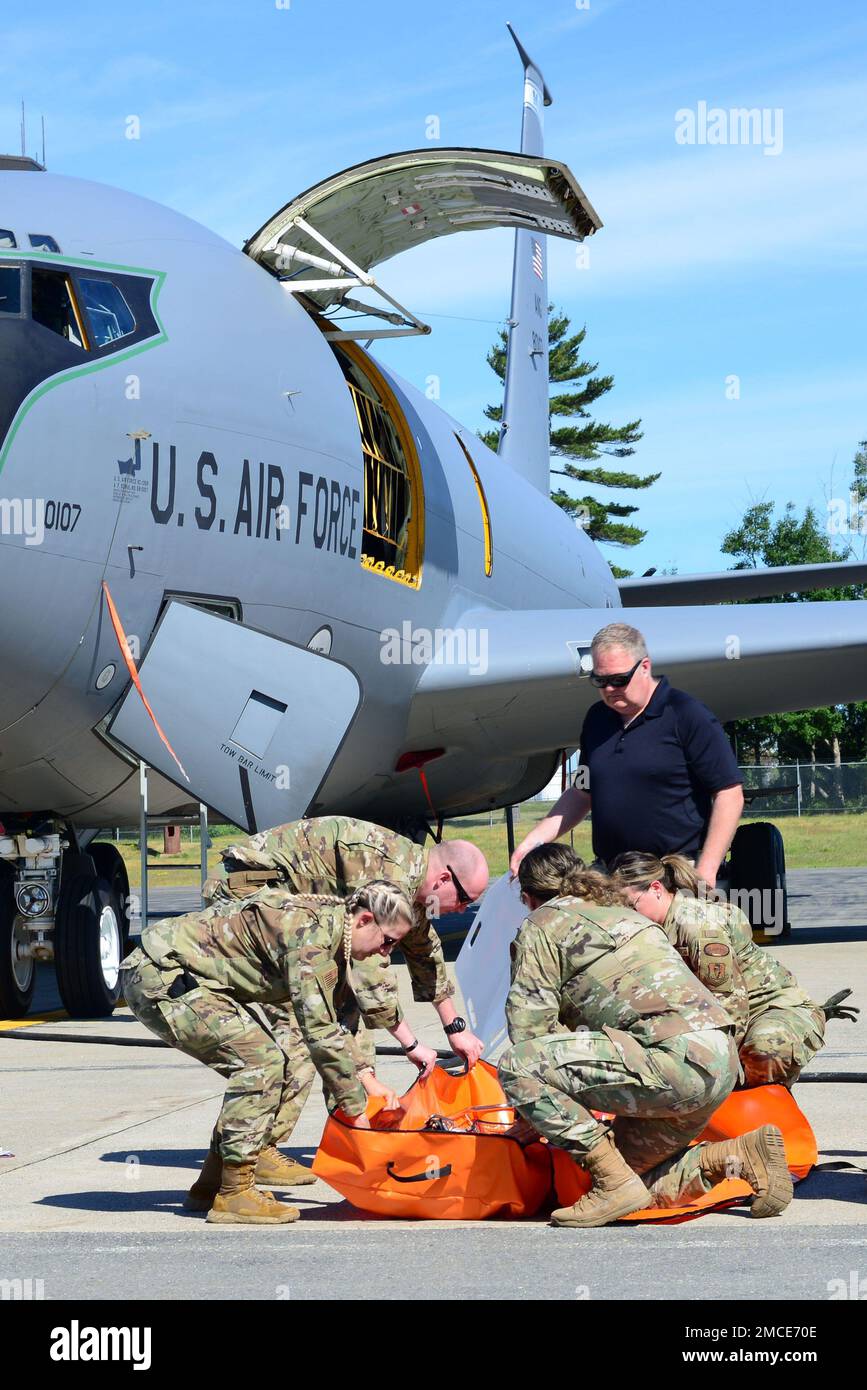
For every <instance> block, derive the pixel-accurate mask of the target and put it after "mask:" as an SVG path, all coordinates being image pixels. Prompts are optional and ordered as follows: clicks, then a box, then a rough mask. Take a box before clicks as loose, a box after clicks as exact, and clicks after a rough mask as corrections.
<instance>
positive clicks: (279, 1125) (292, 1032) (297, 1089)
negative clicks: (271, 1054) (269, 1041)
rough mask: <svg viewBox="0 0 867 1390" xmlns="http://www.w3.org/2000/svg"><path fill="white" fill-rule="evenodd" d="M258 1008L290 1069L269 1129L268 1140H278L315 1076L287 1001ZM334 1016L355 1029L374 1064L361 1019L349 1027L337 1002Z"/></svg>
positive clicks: (296, 1113)
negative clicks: (271, 1128)
mask: <svg viewBox="0 0 867 1390" xmlns="http://www.w3.org/2000/svg"><path fill="white" fill-rule="evenodd" d="M259 1011H260V1012H261V1013H262V1014H264V1016H265V1019H266V1020H267V1023H268V1031H269V1033H270V1034H271V1036H272V1037H273V1039H274V1041H275V1042H276V1043H277V1045H278V1047H279V1048H280V1050H281V1051H282V1053H283V1055H284V1057H285V1058H286V1063H287V1066H288V1068H289V1070H290V1071H291V1073H292V1078H293V1084H292V1085H291V1086H290V1087H288V1088H286V1089H284V1092H283V1096H282V1099H281V1102H280V1108H279V1111H278V1114H277V1118H276V1120H275V1123H274V1127H273V1130H272V1137H271V1139H270V1140H269V1141H268V1142H269V1143H271V1144H277V1143H282V1142H283V1141H284V1140H285V1139H288V1138H289V1135H290V1134H291V1133H292V1131H293V1129H294V1128H295V1126H296V1124H297V1123H298V1120H299V1119H300V1117H301V1111H302V1110H303V1109H304V1106H305V1105H306V1104H307V1097H308V1096H309V1095H310V1091H311V1089H312V1087H313V1082H314V1081H315V1079H316V1068H315V1067H314V1065H313V1062H312V1059H311V1057H310V1052H309V1050H308V1048H307V1044H306V1043H305V1041H304V1038H303V1036H302V1034H301V1029H300V1028H299V1027H298V1024H297V1022H296V1020H295V1014H294V1013H293V1011H292V1006H291V1004H260V1005H259ZM338 1018H339V1019H340V1021H341V1023H342V1024H343V1025H344V1027H348V1028H349V1031H350V1032H353V1031H354V1032H355V1045H356V1048H357V1049H358V1051H359V1052H360V1053H361V1055H362V1057H363V1059H364V1062H365V1064H366V1065H367V1066H370V1067H373V1068H374V1069H375V1067H376V1047H375V1045H374V1040H373V1033H372V1032H370V1031H369V1029H367V1028H365V1026H364V1024H363V1023H362V1022H360V1021H359V1022H358V1023H357V1030H356V1029H355V1028H353V1022H354V1020H353V1019H352V1018H351V1017H349V1016H348V1015H345V1014H344V1013H343V1011H342V1010H341V1009H340V1007H339V1004H338ZM325 1104H326V1105H327V1107H328V1109H329V1110H330V1109H331V1108H332V1104H333V1102H332V1099H331V1097H330V1096H329V1095H328V1092H327V1091H326V1093H325Z"/></svg>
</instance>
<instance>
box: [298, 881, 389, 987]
mask: <svg viewBox="0 0 867 1390" xmlns="http://www.w3.org/2000/svg"><path fill="white" fill-rule="evenodd" d="M291 899H292V901H293V902H298V903H316V904H319V905H320V906H321V907H343V908H344V910H345V913H346V920H345V922H344V926H343V957H344V960H345V961H346V968H347V970H348V969H349V963H350V961H351V959H352V919H353V917H354V916H355V914H356V913H357V912H372V913H373V916H374V918H375V919H376V922H377V925H378V926H385V927H388V926H390V925H391V924H392V922H396V921H400V920H403V921H407V922H410V923H411V922H412V921H413V911H412V904H411V902H410V901H409V898H408V897H407V895H406V892H405V890H404V889H403V888H401V887H400V886H399V885H398V884H396V883H390V882H389V881H388V880H387V879H384V878H377V879H372V880H371V882H370V883H364V884H362V885H361V887H360V888H356V889H355V890H354V891H353V892H352V893H350V894H349V895H348V897H341V896H339V895H338V894H336V893H293V894H291Z"/></svg>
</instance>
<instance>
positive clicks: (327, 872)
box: [205, 816, 454, 1028]
mask: <svg viewBox="0 0 867 1390" xmlns="http://www.w3.org/2000/svg"><path fill="white" fill-rule="evenodd" d="M427 859H428V852H427V850H426V849H425V848H424V847H423V846H422V845H417V844H415V843H414V841H412V840H408V839H407V838H406V837H405V836H403V835H398V834H396V833H395V832H394V831H393V830H384V829H383V827H382V826H380V825H373V824H372V823H371V822H370V821H363V820H354V819H352V818H351V817H349V816H320V817H316V818H313V819H309V820H300V821H292V822H290V823H289V824H288V825H278V826H276V827H275V829H273V830H263V831H262V832H261V833H260V834H258V835H254V836H253V837H252V838H251V839H249V840H246V841H244V842H243V843H239V844H236V845H230V846H229V847H228V848H227V849H226V850H224V851H223V867H224V869H225V871H226V878H225V880H220V879H218V880H214V879H210V880H209V881H208V883H207V884H206V886H205V887H206V895H207V894H211V895H213V894H215V893H217V892H221V891H222V892H226V891H228V892H229V893H231V894H232V895H234V894H235V893H241V895H242V896H243V895H245V894H247V893H249V892H251V891H253V890H254V889H255V887H256V886H258V884H257V876H258V875H263V876H264V879H261V880H259V882H262V881H264V882H267V881H268V880H269V879H270V880H272V881H273V873H274V868H275V866H276V868H277V870H278V872H279V875H280V882H281V884H282V883H285V884H286V885H287V886H288V887H289V888H290V890H291V891H292V892H294V893H340V894H346V893H351V892H352V891H353V890H354V889H355V888H360V887H361V886H362V885H363V884H365V883H369V882H370V881H371V879H375V878H382V879H387V880H389V882H391V883H395V884H397V885H398V886H399V887H401V888H403V889H404V890H405V891H406V894H407V896H408V897H409V899H410V901H412V900H413V899H414V897H415V895H416V893H417V892H418V890H419V887H420V886H421V884H422V882H423V880H424V877H425V874H426V873H427ZM400 949H401V951H402V952H403V956H404V959H405V961H406V963H407V966H408V968H409V973H410V979H411V981H412V993H413V998H414V999H415V1000H417V1001H418V1002H421V1003H433V1004H438V1003H439V1002H440V1001H441V1000H442V999H448V998H449V997H450V996H451V995H452V994H454V985H453V984H452V983H451V981H450V980H449V978H448V975H447V974H446V967H445V961H444V959H443V950H442V942H441V941H440V938H439V933H438V932H437V930H436V928H435V927H434V925H433V923H432V922H430V921H429V920H428V918H427V916H426V914H425V908H424V905H423V904H417V905H416V912H415V922H414V924H413V926H412V928H411V929H410V931H409V932H408V933H407V934H406V936H405V937H404V938H403V940H402V941H401V943H400ZM354 975H355V986H356V995H357V998H358V1002H359V1005H360V1007H361V1011H362V1013H363V1015H364V1018H365V1020H366V1022H367V1023H369V1024H370V1026H371V1027H374V1028H393V1027H394V1026H395V1025H396V1024H397V1023H399V1022H400V1019H401V1016H402V1015H401V1012H400V1007H399V1005H398V1003H397V985H396V981H395V977H394V974H393V972H392V971H391V970H390V969H389V967H388V965H387V963H386V962H385V961H384V960H382V959H379V958H377V957H371V959H370V960H368V961H364V962H362V963H361V964H360V965H357V966H355V967H354Z"/></svg>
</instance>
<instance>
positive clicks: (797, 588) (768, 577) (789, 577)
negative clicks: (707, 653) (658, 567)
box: [617, 560, 867, 608]
mask: <svg viewBox="0 0 867 1390" xmlns="http://www.w3.org/2000/svg"><path fill="white" fill-rule="evenodd" d="M865 583H867V562H864V563H860V564H857V563H856V564H853V563H852V562H851V561H848V560H842V561H837V562H835V563H831V564H826V565H775V566H773V567H769V568H767V569H745V570H726V571H725V572H723V573H722V574H720V573H716V574H660V575H655V576H653V577H651V578H649V579H621V580H620V581H619V582H618V585H617V587H618V589H619V590H620V599H621V602H622V604H623V607H624V608H644V607H651V608H656V607H669V606H671V605H680V604H684V603H726V602H728V601H731V602H737V601H739V600H742V599H750V598H770V597H771V596H772V595H774V594H804V593H808V592H810V591H811V590H815V589H839V588H844V587H846V586H848V585H849V584H865Z"/></svg>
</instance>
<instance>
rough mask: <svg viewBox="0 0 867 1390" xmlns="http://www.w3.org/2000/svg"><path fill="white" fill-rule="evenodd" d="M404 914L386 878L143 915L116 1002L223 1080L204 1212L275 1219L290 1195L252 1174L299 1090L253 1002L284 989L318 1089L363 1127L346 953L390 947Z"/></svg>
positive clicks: (408, 911)
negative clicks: (346, 1009)
mask: <svg viewBox="0 0 867 1390" xmlns="http://www.w3.org/2000/svg"><path fill="white" fill-rule="evenodd" d="M411 925H412V908H411V905H410V903H409V901H408V900H407V898H406V897H405V896H404V894H403V893H401V892H400V890H399V889H397V888H395V886H394V885H393V884H391V883H385V882H371V883H368V884H367V885H366V886H365V887H363V888H360V889H358V890H357V891H356V892H355V893H353V894H351V895H350V896H349V897H348V898H346V899H345V900H344V899H343V898H339V897H337V896H330V897H329V896H324V895H322V896H320V897H319V898H316V897H314V896H313V895H309V896H308V897H306V898H305V897H304V896H302V895H292V894H288V893H286V892H284V891H282V890H275V889H267V888H266V889H263V890H261V891H260V892H259V893H256V894H254V895H253V896H252V897H248V898H246V899H244V900H239V901H237V902H234V903H231V904H217V905H215V906H214V907H211V908H207V909H206V910H205V911H203V912H191V913H187V914H186V915H185V916H183V917H176V918H167V919H165V920H163V921H160V922H155V923H152V924H150V925H148V926H146V927H145V929H144V930H143V932H142V936H141V946H140V947H138V948H137V949H136V950H135V951H133V952H132V954H131V955H130V956H128V957H127V959H126V960H125V961H124V962H123V965H122V967H121V969H122V976H123V990H124V997H125V998H126V1002H127V1003H128V1004H129V1006H130V1008H131V1009H132V1011H133V1013H134V1014H135V1015H136V1017H137V1018H139V1019H140V1020H141V1022H142V1023H144V1024H146V1026H147V1027H148V1028H150V1029H151V1031H152V1032H154V1033H156V1034H157V1036H158V1037H160V1038H162V1039H163V1041H164V1042H167V1043H169V1044H170V1046H172V1047H176V1048H179V1049H180V1051H182V1052H185V1053H187V1054H189V1055H190V1056H192V1057H195V1058H197V1059H198V1060H199V1061H201V1062H204V1063H205V1064H206V1066H209V1067H212V1068H213V1069H214V1071H217V1072H219V1074H220V1075H221V1076H225V1077H226V1078H227V1080H228V1085H227V1087H226V1094H225V1097H224V1100H223V1107H222V1110H221V1113H220V1120H219V1122H218V1126H217V1129H218V1132H219V1135H220V1141H219V1145H220V1147H219V1160H220V1177H219V1191H218V1192H217V1194H216V1196H215V1197H214V1200H213V1205H212V1206H211V1207H210V1210H209V1211H208V1216H207V1219H208V1221H210V1222H215V1223H222V1224H229V1223H253V1224H256V1225H278V1224H284V1223H286V1222H289V1221H295V1220H297V1218H298V1210H297V1208H296V1207H291V1206H287V1205H285V1204H283V1203H281V1202H278V1201H276V1200H275V1199H274V1197H273V1196H272V1194H271V1193H270V1192H267V1191H260V1190H259V1189H257V1188H256V1187H255V1186H254V1184H255V1182H256V1181H259V1182H262V1181H264V1180H265V1179H264V1175H263V1170H262V1163H261V1160H262V1157H263V1155H264V1156H265V1157H266V1159H267V1157H268V1151H269V1149H272V1150H273V1146H274V1143H275V1135H274V1127H275V1124H276V1123H277V1122H278V1117H279V1114H280V1110H281V1106H282V1105H283V1103H284V1099H283V1098H284V1095H285V1094H286V1093H287V1092H288V1093H290V1094H291V1093H293V1092H295V1091H297V1083H296V1079H295V1076H294V1074H293V1069H292V1066H291V1063H290V1059H289V1058H288V1057H287V1055H286V1053H285V1052H284V1051H283V1050H282V1049H281V1047H280V1046H279V1045H278V1043H277V1042H276V1041H275V1039H274V1037H273V1036H272V1035H271V1034H270V1032H268V1031H266V1029H265V1028H263V1026H262V1024H261V1022H260V1021H259V1019H258V1018H257V1016H256V1015H255V1014H254V1013H253V1012H252V1011H251V1007H250V1006H251V1005H256V1004H271V1003H274V1002H278V1001H283V1000H288V1001H290V1003H291V1008H292V1011H293V1014H294V1016H295V1020H296V1023H297V1026H298V1030H299V1033H300V1036H301V1038H302V1039H303V1043H304V1046H305V1048H306V1050H307V1053H308V1055H309V1057H310V1059H311V1060H312V1063H313V1065H314V1066H315V1068H316V1070H317V1071H318V1072H319V1074H320V1075H321V1077H322V1081H323V1085H324V1086H325V1089H326V1093H327V1094H328V1095H329V1096H330V1098H331V1101H332V1103H333V1104H334V1105H337V1106H339V1107H340V1109H341V1111H342V1113H343V1116H344V1118H345V1119H347V1120H348V1121H349V1122H350V1123H351V1124H355V1125H358V1126H360V1127H367V1126H368V1121H367V1118H366V1114H365V1111H366V1106H367V1094H368V1089H367V1087H366V1086H365V1084H364V1082H365V1077H366V1076H368V1075H369V1072H365V1071H364V1070H363V1059H362V1058H361V1057H360V1056H359V1054H358V1051H357V1048H356V1045H355V1043H354V1040H353V1038H352V1036H351V1034H349V1033H347V1032H346V1031H345V1030H344V1029H343V1028H342V1027H341V1026H340V1024H339V1023H338V1019H337V1005H336V1002H335V1000H336V998H337V997H339V995H340V993H341V992H346V991H347V989H348V984H347V982H348V974H349V964H350V960H351V959H354V960H366V959H369V958H371V957H373V956H375V955H378V956H386V957H387V956H388V955H390V953H391V951H392V949H393V948H394V947H395V946H396V945H397V943H398V942H399V941H400V940H401V939H402V938H403V937H405V935H406V933H407V932H408V931H409V930H410V927H411Z"/></svg>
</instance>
